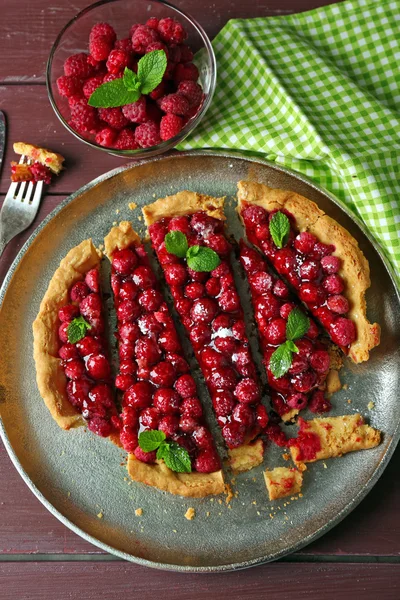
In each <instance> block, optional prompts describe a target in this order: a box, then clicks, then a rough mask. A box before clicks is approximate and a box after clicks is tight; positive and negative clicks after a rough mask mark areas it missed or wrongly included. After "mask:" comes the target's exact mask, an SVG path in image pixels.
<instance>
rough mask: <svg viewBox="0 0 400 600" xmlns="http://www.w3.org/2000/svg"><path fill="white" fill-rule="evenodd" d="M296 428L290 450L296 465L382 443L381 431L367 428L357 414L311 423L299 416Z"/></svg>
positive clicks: (313, 420) (314, 420)
mask: <svg viewBox="0 0 400 600" xmlns="http://www.w3.org/2000/svg"><path fill="white" fill-rule="evenodd" d="M299 425H300V429H299V435H298V437H297V438H293V439H292V440H291V447H290V453H291V455H292V459H293V461H294V462H295V464H297V465H302V464H303V463H307V462H314V461H316V460H321V459H325V458H333V457H336V456H342V455H343V454H347V453H348V452H354V451H356V450H366V449H368V448H374V447H375V446H378V444H379V443H380V441H381V432H380V431H378V430H377V429H373V428H372V427H370V426H369V425H366V424H365V422H364V418H363V417H362V416H361V415H359V414H354V415H344V416H341V417H326V418H323V419H312V420H311V421H305V420H304V419H302V418H301V417H300V418H299ZM299 468H300V467H299ZM303 468H304V467H303Z"/></svg>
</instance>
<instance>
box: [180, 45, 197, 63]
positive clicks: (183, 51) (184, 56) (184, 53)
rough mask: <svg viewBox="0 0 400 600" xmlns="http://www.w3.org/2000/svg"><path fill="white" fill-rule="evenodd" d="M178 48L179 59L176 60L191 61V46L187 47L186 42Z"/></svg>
mask: <svg viewBox="0 0 400 600" xmlns="http://www.w3.org/2000/svg"><path fill="white" fill-rule="evenodd" d="M179 50H180V59H179V60H177V61H176V62H183V63H188V62H192V60H193V51H192V49H191V48H189V46H186V44H182V46H179Z"/></svg>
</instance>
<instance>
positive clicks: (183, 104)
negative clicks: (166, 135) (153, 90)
mask: <svg viewBox="0 0 400 600" xmlns="http://www.w3.org/2000/svg"><path fill="white" fill-rule="evenodd" d="M159 105H160V108H161V110H163V111H164V112H165V113H172V114H173V115H185V114H186V113H187V112H188V110H189V101H188V100H187V98H185V96H181V95H180V94H169V95H168V96H164V98H161V100H160V102H159Z"/></svg>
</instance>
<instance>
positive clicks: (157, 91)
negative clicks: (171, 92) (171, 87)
mask: <svg viewBox="0 0 400 600" xmlns="http://www.w3.org/2000/svg"><path fill="white" fill-rule="evenodd" d="M165 90H166V85H165V81H162V82H161V83H159V84H158V86H157V87H155V88H154V90H153V91H152V92H150V94H149V96H150V98H152V99H153V100H158V99H159V98H162V97H163V96H164V95H165Z"/></svg>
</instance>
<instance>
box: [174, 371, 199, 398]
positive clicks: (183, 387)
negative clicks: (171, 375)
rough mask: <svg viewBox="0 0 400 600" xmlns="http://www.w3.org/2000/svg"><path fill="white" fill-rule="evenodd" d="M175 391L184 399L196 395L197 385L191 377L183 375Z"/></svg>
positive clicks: (177, 382) (176, 384) (178, 380)
mask: <svg viewBox="0 0 400 600" xmlns="http://www.w3.org/2000/svg"><path fill="white" fill-rule="evenodd" d="M175 389H176V391H177V392H178V394H179V395H180V396H181V397H182V398H190V397H192V396H195V395H196V384H195V382H194V379H193V377H192V376H191V375H182V376H181V377H179V379H177V381H176V383H175Z"/></svg>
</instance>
